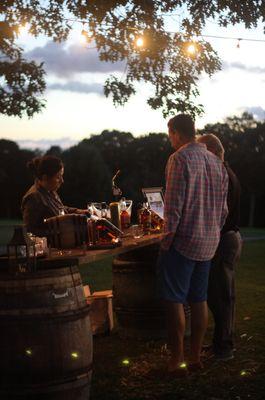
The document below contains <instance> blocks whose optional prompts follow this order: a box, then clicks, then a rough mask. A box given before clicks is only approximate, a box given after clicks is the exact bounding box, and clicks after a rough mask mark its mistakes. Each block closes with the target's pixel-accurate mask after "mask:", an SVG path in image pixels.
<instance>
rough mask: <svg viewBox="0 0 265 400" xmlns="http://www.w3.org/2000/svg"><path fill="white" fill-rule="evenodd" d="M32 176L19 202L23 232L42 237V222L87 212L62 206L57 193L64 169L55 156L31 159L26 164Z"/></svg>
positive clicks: (43, 232) (43, 233) (43, 230)
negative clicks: (29, 184) (63, 215)
mask: <svg viewBox="0 0 265 400" xmlns="http://www.w3.org/2000/svg"><path fill="white" fill-rule="evenodd" d="M27 166H28V168H29V169H30V170H31V171H32V172H33V174H34V176H35V183H34V185H33V186H31V188H30V189H29V190H28V191H27V193H26V194H25V195H24V197H23V199H22V204H21V209H22V214H23V221H24V224H25V225H26V228H27V231H28V232H31V233H33V234H34V235H36V236H45V232H46V229H45V224H44V220H45V219H46V218H50V217H54V216H57V215H60V214H71V213H77V214H85V213H87V210H80V209H78V208H73V207H67V206H65V205H64V204H63V203H62V201H61V199H60V197H59V195H58V193H57V190H58V189H59V187H60V186H61V184H62V183H63V181H64V180H63V173H64V166H63V163H62V160H60V158H58V157H55V156H43V157H35V158H33V160H31V161H29V162H28V164H27Z"/></svg>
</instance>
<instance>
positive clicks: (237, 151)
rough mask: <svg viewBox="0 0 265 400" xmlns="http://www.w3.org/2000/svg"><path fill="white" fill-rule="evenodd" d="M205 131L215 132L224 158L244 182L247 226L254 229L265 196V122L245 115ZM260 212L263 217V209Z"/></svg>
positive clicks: (211, 126)
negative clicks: (257, 213) (220, 142)
mask: <svg viewBox="0 0 265 400" xmlns="http://www.w3.org/2000/svg"><path fill="white" fill-rule="evenodd" d="M202 132H205V133H208V132H211V133H214V134H216V135H217V136H218V137H219V138H220V139H221V141H222V143H223V145H224V148H225V158H226V160H227V161H228V162H229V164H230V165H231V167H232V168H233V170H234V171H235V172H236V174H237V176H238V178H239V180H240V182H241V186H242V189H243V204H244V205H245V204H246V198H245V197H246V196H247V197H248V210H249V212H248V225H249V226H253V225H254V219H255V210H256V208H257V209H259V208H260V207H259V206H258V207H256V206H257V200H258V201H259V199H262V197H263V196H264V195H265V175H264V172H263V171H264V170H265V123H264V122H258V121H256V120H254V118H253V116H252V115H251V114H248V113H243V114H242V116H240V117H238V116H234V117H229V118H227V119H226V120H225V122H224V123H223V124H221V123H217V124H212V125H211V124H208V125H206V126H205V128H204V129H203V130H202ZM263 208H264V207H263ZM260 212H261V215H264V210H263V209H262V210H260ZM243 214H244V213H243ZM245 220H246V219H245Z"/></svg>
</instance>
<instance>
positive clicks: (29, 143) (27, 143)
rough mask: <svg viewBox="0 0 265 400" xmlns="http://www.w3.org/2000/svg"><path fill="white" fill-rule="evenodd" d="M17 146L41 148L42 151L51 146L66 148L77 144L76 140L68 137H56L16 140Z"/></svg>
mask: <svg viewBox="0 0 265 400" xmlns="http://www.w3.org/2000/svg"><path fill="white" fill-rule="evenodd" d="M16 142H17V143H18V144H19V147H21V148H23V149H32V150H34V149H41V150H43V151H45V150H48V149H49V148H50V147H51V146H60V147H61V148H62V149H67V148H69V147H71V146H74V145H75V144H77V140H73V139H71V138H69V137H62V138H58V139H37V140H30V139H24V140H16Z"/></svg>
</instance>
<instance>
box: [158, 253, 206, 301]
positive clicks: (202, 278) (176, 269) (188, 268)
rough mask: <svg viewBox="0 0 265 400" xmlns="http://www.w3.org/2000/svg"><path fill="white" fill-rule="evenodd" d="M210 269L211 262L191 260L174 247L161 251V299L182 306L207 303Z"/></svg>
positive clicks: (159, 261) (159, 280) (159, 275)
mask: <svg viewBox="0 0 265 400" xmlns="http://www.w3.org/2000/svg"><path fill="white" fill-rule="evenodd" d="M210 267H211V260H209V261H195V260H190V259H189V258H187V257H185V256H183V255H182V254H180V253H179V252H178V251H177V250H176V249H175V248H174V247H173V246H171V248H170V249H169V250H168V251H164V250H161V252H160V255H159V258H158V265H157V278H158V281H157V283H158V291H159V297H160V298H162V299H164V300H167V301H172V302H174V303H182V304H185V303H186V302H189V303H200V302H202V301H206V300H207V288H208V277H209V271H210Z"/></svg>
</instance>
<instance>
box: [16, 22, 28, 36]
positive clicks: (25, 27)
mask: <svg viewBox="0 0 265 400" xmlns="http://www.w3.org/2000/svg"><path fill="white" fill-rule="evenodd" d="M28 33H29V24H27V23H26V24H23V25H20V27H19V28H18V34H19V35H27V34H28Z"/></svg>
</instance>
